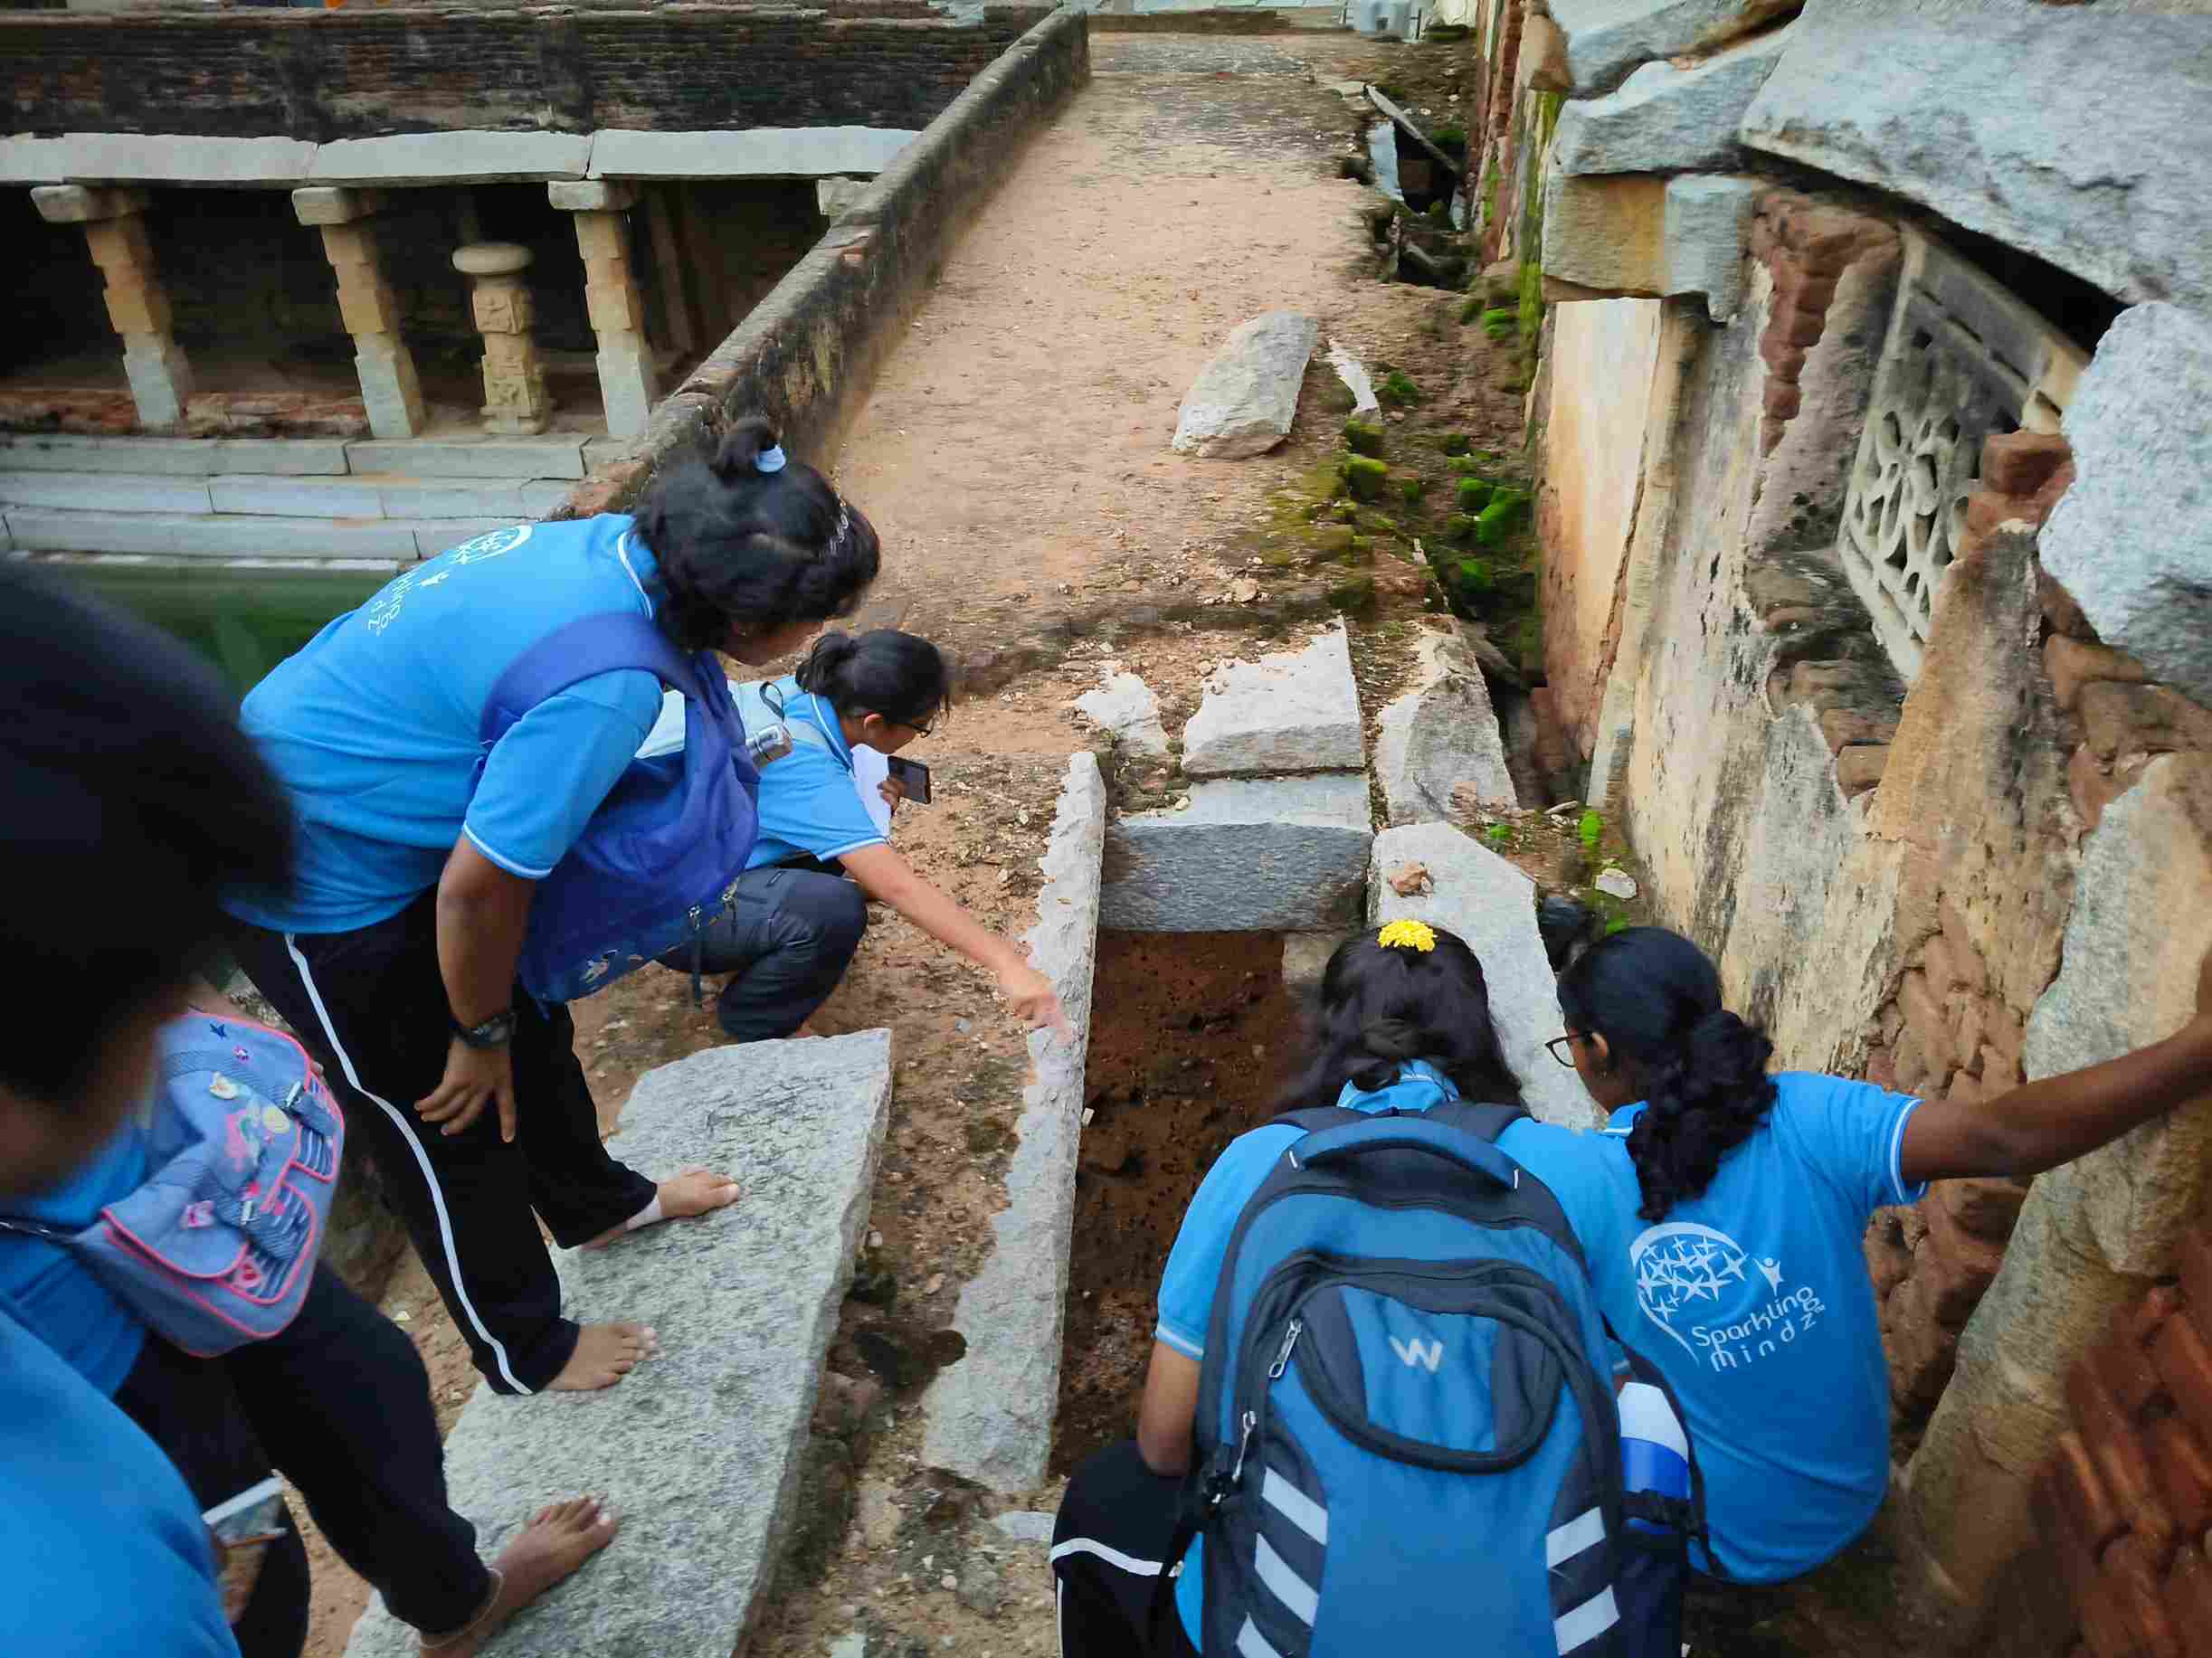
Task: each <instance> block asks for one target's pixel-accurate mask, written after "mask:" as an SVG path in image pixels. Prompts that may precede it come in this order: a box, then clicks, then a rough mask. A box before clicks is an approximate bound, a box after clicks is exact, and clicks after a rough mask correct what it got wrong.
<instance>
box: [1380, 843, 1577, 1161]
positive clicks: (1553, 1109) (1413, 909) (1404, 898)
mask: <svg viewBox="0 0 2212 1658" xmlns="http://www.w3.org/2000/svg"><path fill="white" fill-rule="evenodd" d="M1372 862H1373V869H1374V878H1373V879H1372V880H1371V881H1369V882H1368V884H1367V919H1368V923H1369V924H1370V925H1380V924H1382V923H1385V922H1391V921H1400V920H1412V921H1425V922H1427V923H1429V925H1431V926H1435V927H1443V928H1445V929H1447V930H1448V931H1450V932H1453V933H1457V934H1458V935H1459V936H1460V937H1461V938H1462V939H1464V940H1466V941H1467V948H1468V949H1470V950H1472V951H1473V952H1475V957H1476V960H1477V961H1478V962H1481V963H1482V969H1483V978H1484V980H1485V981H1486V983H1487V984H1488V986H1489V991H1490V1018H1491V1021H1492V1023H1493V1024H1494V1025H1495V1027H1496V1028H1497V1036H1498V1045H1499V1047H1501V1048H1502V1049H1503V1050H1504V1051H1505V1063H1506V1065H1507V1066H1510V1067H1511V1068H1512V1071H1513V1074H1514V1076H1515V1077H1516V1078H1517V1079H1518V1080H1519V1081H1520V1084H1521V1100H1522V1103H1523V1104H1524V1105H1526V1106H1527V1107H1528V1109H1529V1110H1530V1111H1531V1112H1532V1113H1534V1114H1535V1115H1536V1116H1537V1117H1540V1118H1541V1119H1543V1121H1544V1122H1546V1123H1562V1124H1564V1125H1565V1126H1567V1127H1569V1128H1588V1127H1594V1126H1596V1124H1597V1123H1599V1122H1600V1120H1601V1113H1600V1112H1599V1110H1598V1108H1597V1106H1596V1105H1594V1104H1591V1103H1590V1096H1589V1095H1588V1094H1585V1093H1583V1092H1582V1085H1581V1082H1579V1081H1578V1080H1577V1079H1576V1077H1575V1075H1574V1073H1573V1072H1572V1071H1570V1070H1567V1069H1565V1068H1564V1067H1563V1066H1560V1065H1558V1064H1556V1063H1555V1062H1554V1061H1553V1060H1552V1056H1551V1055H1549V1054H1547V1053H1545V1052H1544V1049H1543V1045H1544V1043H1545V1042H1547V1041H1549V1040H1550V1039H1551V1038H1552V1037H1556V1036H1558V1035H1559V1034H1560V1032H1561V1030H1562V1029H1563V1028H1564V1023H1563V1021H1562V1018H1561V1016H1560V1011H1559V997H1558V994H1557V992H1556V991H1555V990H1553V989H1552V984H1553V981H1552V965H1551V962H1549V960H1547V959H1546V957H1545V955H1544V950H1543V936H1542V935H1541V934H1540V933H1538V932H1537V930H1536V884H1535V883H1534V882H1533V881H1532V880H1530V879H1529V878H1528V876H1525V875H1523V874H1522V873H1521V871H1520V870H1518V869H1517V868H1515V867H1514V866H1513V865H1512V864H1510V863H1508V862H1506V861H1505V859H1504V858H1502V857H1499V856H1498V855H1497V854H1496V853H1495V852H1493V851H1491V850H1490V849H1489V848H1487V847H1485V846H1482V845H1479V844H1478V843H1476V841H1475V840H1473V839H1472V838H1469V837H1468V836H1466V835H1463V834H1461V833H1460V832H1459V831H1458V830H1457V829H1454V828H1453V827H1452V826H1451V825H1450V824H1448V823H1422V824H1416V825H1414V826H1412V827H1410V828H1407V829H1384V830H1383V831H1382V833H1381V834H1380V835H1377V836H1376V837H1375V844H1374V857H1373V860H1372ZM1407 863H1421V864H1426V865H1427V866H1428V867H1429V874H1430V875H1431V876H1434V877H1435V881H1436V886H1435V890H1434V891H1432V892H1429V893H1426V894H1419V895H1401V894H1400V893H1397V892H1393V891H1392V890H1391V884H1390V882H1389V880H1388V879H1387V878H1386V877H1385V872H1386V871H1389V870H1391V869H1395V868H1397V867H1399V866H1400V865H1401V864H1407Z"/></svg>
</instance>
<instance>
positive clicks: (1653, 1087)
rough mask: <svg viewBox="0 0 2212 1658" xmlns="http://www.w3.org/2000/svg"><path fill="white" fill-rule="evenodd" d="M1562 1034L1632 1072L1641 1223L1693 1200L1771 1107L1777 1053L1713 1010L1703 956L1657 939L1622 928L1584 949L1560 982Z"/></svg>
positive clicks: (1708, 966) (1714, 993) (1631, 1143)
mask: <svg viewBox="0 0 2212 1658" xmlns="http://www.w3.org/2000/svg"><path fill="white" fill-rule="evenodd" d="M1559 1006H1560V1011H1561V1012H1562V1013H1564V1014H1565V1015H1566V1018H1567V1026H1568V1028H1569V1029H1571V1030H1574V1031H1579V1032H1582V1033H1586V1034H1587V1033H1595V1034H1596V1035H1599V1036H1601V1037H1604V1038H1605V1042H1606V1047H1607V1049H1608V1050H1609V1052H1610V1053H1611V1054H1612V1055H1613V1056H1614V1058H1615V1060H1616V1062H1626V1063H1627V1064H1628V1066H1631V1067H1632V1071H1631V1075H1632V1076H1633V1077H1634V1079H1635V1080H1636V1081H1637V1082H1638V1083H1639V1084H1640V1085H1641V1087H1642V1089H1643V1094H1644V1101H1645V1104H1644V1109H1643V1111H1642V1112H1641V1113H1638V1117H1637V1119H1636V1125H1635V1126H1634V1127H1633V1128H1632V1129H1630V1130H1629V1131H1628V1157H1629V1160H1630V1161H1632V1162H1634V1163H1635V1165H1636V1180H1637V1185H1638V1188H1639V1189H1641V1191H1642V1193H1643V1198H1644V1203H1643V1208H1641V1209H1640V1210H1638V1213H1639V1214H1641V1215H1642V1216H1643V1217H1644V1218H1645V1219H1646V1220H1664V1219H1665V1218H1666V1215H1667V1212H1668V1211H1669V1210H1670V1209H1672V1208H1674V1207H1675V1205H1676V1204H1678V1203H1685V1202H1687V1201H1688V1200H1689V1199H1691V1198H1695V1197H1697V1196H1699V1195H1700V1194H1701V1193H1703V1192H1704V1189H1705V1188H1706V1187H1708V1186H1710V1185H1711V1184H1712V1183H1713V1177H1714V1175H1715V1174H1717V1173H1718V1172H1719V1171H1720V1167H1721V1160H1722V1159H1723V1157H1725V1156H1726V1155H1727V1154H1728V1153H1729V1152H1730V1151H1733V1149H1734V1148H1735V1147H1736V1146H1738V1145H1741V1144H1742V1142H1744V1141H1745V1140H1747V1139H1749V1138H1750V1137H1751V1134H1752V1131H1753V1130H1755V1129H1757V1128H1758V1126H1759V1125H1760V1123H1761V1122H1763V1121H1764V1120H1765V1118H1766V1114H1767V1113H1768V1112H1769V1111H1770V1110H1771V1109H1772V1107H1773V1104H1774V1079H1773V1078H1772V1077H1771V1076H1769V1075H1767V1068H1766V1067H1767V1061H1768V1060H1769V1059H1770V1058H1771V1057H1772V1056H1773V1053H1774V1044H1773V1043H1771V1042H1770V1041H1769V1040H1767V1037H1766V1033H1765V1032H1764V1031H1763V1030H1761V1028H1759V1027H1758V1026H1756V1025H1751V1024H1747V1023H1745V1022H1744V1021H1743V1020H1742V1019H1741V1018H1737V1017H1736V1016H1735V1015H1734V1014H1733V1013H1731V1012H1729V1011H1728V1009H1725V1008H1723V1006H1721V976H1720V974H1719V972H1717V971H1715V970H1714V965H1713V963H1712V962H1710V961H1708V960H1707V959H1706V958H1705V953H1704V952H1703V951H1702V950H1700V949H1698V947H1697V946H1696V945H1695V944H1693V943H1690V941H1689V940H1688V939H1686V938H1684V937H1683V936H1682V935H1681V934H1679V933H1669V932H1668V931H1666V928H1664V927H1629V928H1628V929H1627V930H1625V931H1623V932H1620V933H1614V934H1613V935H1612V936H1611V937H1609V938H1607V939H1603V940H1601V941H1600V942H1599V943H1595V944H1592V945H1591V946H1590V948H1589V949H1588V950H1586V951H1584V952H1582V954H1581V955H1580V956H1578V957H1577V958H1576V959H1575V960H1574V961H1573V962H1571V964H1570V965H1569V966H1568V968H1567V971H1565V972H1563V973H1562V974H1561V975H1560V980H1559Z"/></svg>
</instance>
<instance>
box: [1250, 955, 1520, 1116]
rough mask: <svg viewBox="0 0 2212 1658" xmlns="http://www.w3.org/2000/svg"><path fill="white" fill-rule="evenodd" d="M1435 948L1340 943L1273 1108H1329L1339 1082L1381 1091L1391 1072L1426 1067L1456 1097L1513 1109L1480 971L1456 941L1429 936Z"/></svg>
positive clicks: (1516, 1096) (1515, 1095) (1514, 1092)
mask: <svg viewBox="0 0 2212 1658" xmlns="http://www.w3.org/2000/svg"><path fill="white" fill-rule="evenodd" d="M1436 939H1437V943H1436V948H1435V949H1434V950H1428V951H1421V950H1410V949H1405V948H1402V947H1400V946H1397V945H1392V946H1391V947H1389V948H1387V949H1386V948H1384V947H1383V946H1382V945H1381V944H1378V943H1375V935H1374V934H1373V933H1362V935H1361V936H1360V937H1358V938H1353V939H1347V940H1346V941H1345V942H1344V943H1342V944H1339V945H1338V946H1337V947H1336V952H1335V953H1334V954H1333V955H1332V956H1330V957H1329V964H1328V966H1327V967H1326V968H1324V970H1323V971H1322V974H1321V989H1320V990H1319V991H1318V992H1317V993H1316V995H1315V999H1314V1003H1313V1007H1312V1009H1311V1011H1310V1014H1309V1017H1308V1019H1307V1029H1306V1055H1307V1056H1306V1062H1305V1067H1304V1068H1303V1069H1302V1070H1301V1071H1300V1072H1299V1073H1298V1076H1297V1080H1296V1081H1295V1082H1293V1083H1292V1084H1291V1085H1290V1086H1289V1088H1288V1089H1287V1090H1286V1092H1285V1094H1284V1096H1283V1108H1284V1109H1285V1110H1286V1111H1289V1110H1297V1109H1299V1108H1302V1107H1304V1106H1307V1105H1334V1104H1335V1103H1336V1096H1337V1094H1339V1093H1341V1092H1342V1091H1343V1085H1345V1084H1346V1083H1348V1082H1349V1083H1353V1084H1356V1085H1358V1086H1360V1087H1362V1088H1370V1089H1372V1088H1387V1087H1389V1086H1390V1085H1391V1083H1393V1082H1395V1081H1396V1080H1397V1077H1398V1067H1399V1066H1401V1065H1403V1064H1405V1063H1406V1062H1407V1061H1408V1060H1410V1059H1426V1060H1427V1061H1429V1064H1431V1065H1433V1066H1436V1067H1437V1069H1438V1070H1439V1071H1441V1072H1443V1073H1444V1075H1447V1076H1448V1077H1450V1078H1451V1079H1452V1081H1453V1082H1454V1083H1455V1084H1456V1085H1457V1086H1458V1089H1459V1093H1460V1094H1461V1096H1462V1097H1464V1098H1466V1099H1469V1100H1483V1101H1495V1102H1497V1103H1498V1104H1519V1103H1520V1100H1521V1089H1520V1085H1519V1084H1518V1083H1516V1082H1514V1076H1513V1073H1512V1072H1511V1071H1509V1070H1507V1069H1506V1068H1505V1056H1504V1055H1503V1054H1501V1053H1500V1052H1499V1051H1498V1044H1497V1033H1496V1032H1495V1030H1494V1029H1493V1028H1491V1024H1490V991H1489V987H1488V986H1487V985H1486V983H1485V982H1484V980H1483V971H1482V963H1481V962H1478V961H1476V959H1475V952H1473V951H1472V950H1469V949H1468V948H1467V943H1466V941H1465V940H1463V939H1461V938H1460V937H1459V936H1458V935H1457V933H1447V932H1445V931H1444V930H1443V929H1442V928H1441V927H1439V928H1437V929H1436Z"/></svg>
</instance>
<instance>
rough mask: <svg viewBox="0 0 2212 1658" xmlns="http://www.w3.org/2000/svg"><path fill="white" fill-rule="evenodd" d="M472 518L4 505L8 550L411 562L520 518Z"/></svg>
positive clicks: (1, 516) (0, 515)
mask: <svg viewBox="0 0 2212 1658" xmlns="http://www.w3.org/2000/svg"><path fill="white" fill-rule="evenodd" d="M515 521H516V520H515V518H514V517H513V516H498V517H480V518H479V517H470V518H413V519H410V518H350V517H278V516H270V515H267V514H259V513H183V512H90V511H72V510H71V509H69V508H65V507H5V509H0V524H5V526H6V539H5V544H4V545H5V548H6V549H12V550H13V551H14V552H18V553H128V554H145V555H148V556H155V557H159V556H163V555H167V556H172V557H188V558H270V559H293V560H307V561H312V562H316V563H330V562H333V561H336V560H340V559H343V560H348V561H357V560H376V561H381V562H386V563H393V564H413V562H414V561H415V560H417V559H421V558H432V557H435V556H436V555H437V554H440V553H442V552H444V551H445V550H446V548H448V547H450V546H453V545H456V544H458V543H460V542H463V541H466V540H468V539H469V537H470V536H471V535H482V534H483V533H484V532H485V531H486V530H491V529H498V528H501V527H503V526H507V525H509V524H512V523H514V522H515Z"/></svg>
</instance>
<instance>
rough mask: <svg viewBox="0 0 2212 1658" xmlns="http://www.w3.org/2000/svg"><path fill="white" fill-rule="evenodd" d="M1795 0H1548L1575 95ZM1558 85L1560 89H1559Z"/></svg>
mask: <svg viewBox="0 0 2212 1658" xmlns="http://www.w3.org/2000/svg"><path fill="white" fill-rule="evenodd" d="M1795 4H1796V0H1551V11H1552V22H1553V23H1554V24H1556V25H1557V27H1558V29H1559V31H1560V32H1561V33H1562V34H1564V35H1565V36H1566V41H1567V44H1566V57H1567V76H1568V80H1569V81H1570V82H1571V86H1572V88H1573V90H1574V91H1575V92H1577V93H1578V94H1580V95H1581V96H1583V97H1588V96H1589V95H1590V94H1591V93H1593V92H1609V91H1610V90H1613V88H1615V87H1617V86H1619V84H1620V83H1621V81H1623V80H1625V79H1626V78H1627V77H1628V74H1629V72H1630V71H1633V70H1634V69H1635V68H1636V67H1637V66H1638V64H1643V63H1649V62H1654V61H1655V60H1657V59H1660V58H1674V57H1680V56H1682V55H1683V54H1684V53H1685V52H1699V51H1703V50H1706V49H1709V48H1711V47H1714V46H1716V45H1719V44H1721V43H1723V42H1725V41H1732V40H1733V39H1735V38H1736V37H1737V36H1738V35H1740V34H1748V33H1750V32H1751V31H1752V30H1753V29H1756V28H1757V27H1759V26H1760V24H1763V23H1764V22H1766V21H1767V19H1768V18H1770V17H1772V16H1774V15H1776V14H1778V13H1781V12H1786V11H1789V10H1790V9H1791V7H1792V6H1793V5H1795ZM1562 90H1563V89H1562Z"/></svg>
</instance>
